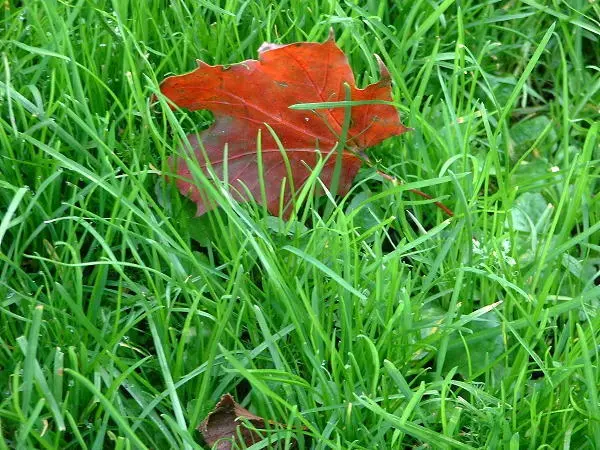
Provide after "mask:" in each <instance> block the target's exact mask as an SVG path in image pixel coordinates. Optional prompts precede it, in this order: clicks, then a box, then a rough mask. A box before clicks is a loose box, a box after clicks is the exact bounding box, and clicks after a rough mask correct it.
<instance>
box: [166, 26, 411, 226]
mask: <svg viewBox="0 0 600 450" xmlns="http://www.w3.org/2000/svg"><path fill="white" fill-rule="evenodd" d="M258 52H259V59H258V60H247V61H244V62H241V63H239V64H233V65H231V66H210V65H208V64H205V63H203V62H201V61H199V62H198V68H197V69H196V70H194V71H193V72H190V73H187V74H184V75H179V76H173V77H169V78H167V79H165V80H164V81H163V83H162V84H161V86H160V88H161V91H162V93H163V94H164V95H165V96H166V97H168V98H169V99H170V100H171V101H172V102H173V103H175V104H176V105H177V106H180V107H183V108H187V109H190V110H198V109H208V110H210V111H212V112H213V113H214V116H215V123H214V124H213V125H212V126H211V127H210V128H209V129H207V130H206V131H204V132H203V133H202V134H201V135H200V139H201V140H202V144H203V146H204V148H205V150H206V157H205V156H204V155H203V152H202V151H201V146H200V145H199V143H198V137H197V136H195V135H190V136H188V138H189V140H190V143H191V145H192V147H193V148H194V149H195V156H196V158H197V160H198V162H199V165H200V167H202V168H204V169H206V166H207V162H210V164H211V165H212V167H213V169H214V171H215V173H216V174H217V176H219V177H220V178H222V176H223V162H224V161H223V149H224V147H225V144H227V145H228V156H227V166H228V178H229V183H230V185H231V186H232V191H233V192H234V196H235V197H236V198H237V199H238V200H241V201H245V200H248V194H247V193H248V191H249V193H250V195H251V196H252V197H253V198H254V199H255V200H256V201H259V202H260V201H261V200H262V199H261V191H260V183H259V170H258V169H259V166H258V163H257V161H258V157H257V150H256V147H257V133H258V131H259V130H260V131H261V136H262V145H261V148H262V160H263V176H264V180H265V187H266V199H265V201H266V205H267V207H268V209H269V211H270V212H271V213H272V214H278V212H279V204H280V193H281V185H282V182H283V180H284V178H287V170H286V166H285V163H284V158H283V156H282V155H281V152H280V150H279V147H278V146H277V143H276V141H275V139H274V138H273V137H272V135H271V134H270V132H269V131H268V129H267V128H266V126H265V123H266V124H268V125H269V126H270V127H271V128H272V129H273V130H274V131H275V133H276V135H277V136H278V137H279V139H280V140H281V143H282V144H283V147H284V148H285V150H286V154H287V158H288V159H289V164H290V166H291V173H292V178H293V180H289V179H288V180H286V190H285V194H284V195H285V197H284V201H285V202H287V201H288V200H289V199H290V196H291V190H290V187H289V186H290V181H292V182H293V186H294V189H295V190H298V189H299V188H300V187H301V186H302V184H303V183H304V182H305V181H306V179H307V178H308V177H309V176H310V173H311V171H310V169H309V168H313V167H314V166H315V165H316V163H317V161H318V159H319V154H318V153H319V152H321V155H322V156H323V155H326V154H327V153H328V152H329V151H331V149H333V148H334V146H335V144H336V142H337V141H338V140H339V136H340V134H341V131H342V124H343V122H344V112H345V110H344V108H333V109H319V110H316V111H307V110H292V109H289V106H290V105H293V104H296V103H317V102H333V101H343V100H345V93H344V83H348V84H349V85H350V86H351V99H352V100H353V101H359V100H386V101H390V100H391V88H390V85H391V80H390V76H389V73H388V71H387V69H386V68H385V66H384V65H383V63H381V61H380V70H381V80H380V81H379V82H377V83H375V84H371V85H369V86H367V87H366V88H365V89H358V88H356V86H355V81H354V75H353V74H352V70H351V68H350V66H349V65H348V61H347V59H346V56H345V55H344V53H343V52H342V51H341V50H340V48H339V47H338V46H337V45H336V44H335V42H334V40H333V39H332V38H330V39H329V40H327V41H326V42H324V43H312V42H301V43H296V44H290V45H275V44H266V43H265V44H263V45H262V46H261V47H260V48H259V51H258ZM405 131H406V128H405V127H404V126H403V125H402V124H401V123H400V120H399V117H398V112H397V111H396V109H395V108H394V107H392V106H390V105H381V104H376V105H360V106H354V107H352V110H351V126H350V129H349V132H348V137H347V142H346V149H345V151H344V154H343V160H342V173H341V176H340V180H339V187H338V193H340V194H342V195H343V194H345V193H346V192H347V191H348V190H349V189H350V186H351V184H352V180H353V179H354V177H355V176H356V173H357V172H358V169H359V167H360V165H361V159H360V158H359V157H358V156H356V154H355V152H357V151H359V150H361V149H364V148H366V147H370V146H373V145H375V144H377V143H379V142H381V141H382V140H384V139H386V138H388V137H390V136H394V135H398V134H401V133H403V132H405ZM207 160H208V161H207ZM334 167H335V158H334V157H332V158H329V160H328V161H327V162H326V164H325V167H324V168H323V169H322V171H321V174H320V178H321V180H322V181H323V182H324V183H325V185H327V186H331V182H332V177H333V172H334ZM177 171H178V173H179V175H180V176H182V177H183V178H185V179H187V180H190V179H191V178H192V176H191V173H190V169H189V167H187V165H186V163H185V162H184V161H179V162H178V166H177ZM177 184H178V187H179V189H180V191H181V192H182V193H183V194H186V195H188V196H189V197H190V198H191V199H192V200H193V201H194V202H196V204H197V205H198V215H201V214H203V213H204V212H206V211H207V210H210V209H212V208H214V207H215V205H212V204H210V203H207V202H206V196H205V194H204V193H203V192H201V190H199V189H198V187H196V186H194V185H192V184H191V183H190V182H189V181H186V180H182V179H179V180H178V182H177ZM244 186H245V187H244Z"/></svg>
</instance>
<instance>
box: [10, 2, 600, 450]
mask: <svg viewBox="0 0 600 450" xmlns="http://www.w3.org/2000/svg"><path fill="white" fill-rule="evenodd" d="M0 17H1V19H0V395H1V396H0V449H4V448H18V449H30V448H39V449H62V450H66V449H70V448H84V449H104V448H115V449H134V448H135V449H138V448H140V449H143V448H149V449H150V448H152V449H166V448H184V449H195V448H209V446H207V445H206V443H205V440H204V439H203V437H202V434H201V433H200V431H198V430H197V428H198V426H199V425H200V423H201V422H202V421H203V420H204V419H205V418H206V417H207V415H208V414H209V413H210V412H211V411H212V410H213V408H214V407H215V405H216V404H217V402H218V401H219V399H220V398H221V397H222V396H223V395H224V394H227V393H229V394H231V395H232V396H233V398H235V400H236V401H237V402H239V403H240V404H241V405H242V406H243V407H244V408H246V409H248V410H250V411H251V412H252V413H253V414H256V415H258V416H261V417H264V418H265V419H267V420H268V421H273V422H268V426H267V428H268V430H267V431H265V432H263V433H262V435H263V436H265V440H264V441H262V442H261V443H256V444H254V445H253V446H252V448H253V449H258V448H276V447H279V448H289V447H291V446H292V444H294V443H295V445H296V446H297V448H317V449H330V448H331V449H338V448H340V449H374V448H382V449H386V448H423V449H426V448H432V449H446V448H448V449H450V448H491V449H494V448H509V449H519V448H528V449H536V448H556V449H559V448H561V449H563V448H564V449H569V448H572V449H592V448H600V400H599V397H600V394H599V386H600V368H599V363H600V361H599V356H600V355H599V353H600V317H599V314H598V312H599V309H600V195H599V194H598V192H599V191H600V189H599V187H600V179H599V178H600V136H599V135H600V3H598V2H595V1H593V0H592V1H588V0H565V1H562V0H510V1H503V2H500V1H493V0H490V1H478V0H444V1H441V0H427V1H425V0H417V1H409V0H397V1H395V2H393V1H390V2H387V3H386V2H375V1H366V2H354V1H337V0H331V1H316V0H313V1H307V2H305V1H300V0H282V1H281V2H268V1H266V0H248V1H243V0H221V1H214V2H213V1H212V0H194V1H191V0H190V1H183V0H170V1H155V0H144V1H140V2H130V1H128V0H113V1H112V2H111V1H105V0H78V1H75V0H26V1H22V2H20V1H6V2H4V4H3V8H2V11H1V12H0ZM330 28H333V30H334V32H335V37H336V41H337V44H338V45H339V46H340V47H341V48H342V50H343V51H344V52H345V53H346V54H347V55H348V59H349V62H350V64H351V66H352V69H353V71H354V74H355V76H356V79H357V84H358V85H359V86H366V85H367V84H369V83H372V82H375V81H377V80H378V79H379V76H380V74H379V70H378V66H377V62H376V59H375V57H374V56H373V54H374V53H377V54H378V55H380V56H381V58H382V59H383V61H384V62H385V63H386V65H387V67H388V68H389V70H390V73H391V77H392V80H393V99H394V102H395V105H396V106H397V108H398V111H399V113H400V115H401V118H402V122H403V123H404V124H405V125H406V126H408V127H411V128H412V129H413V130H412V131H410V132H408V133H405V134H403V135H401V136H396V137H392V138H390V139H387V140H385V141H384V142H383V143H382V144H380V145H377V146H375V147H373V148H371V149H369V150H368V151H367V153H368V155H369V158H370V160H371V161H372V162H373V164H372V167H369V166H367V165H364V166H363V167H362V169H361V170H360V172H359V173H358V176H357V177H356V178H355V180H354V184H353V187H352V189H351V191H350V192H349V193H348V194H347V195H345V196H343V197H341V196H337V197H333V196H331V195H330V196H322V197H317V196H315V195H313V194H314V191H315V188H318V187H319V186H320V183H319V180H318V179H317V178H316V177H314V178H313V179H312V180H311V183H309V185H307V186H306V187H305V190H304V191H302V194H303V195H301V196H299V197H301V198H300V200H299V204H297V205H296V210H295V211H294V213H293V214H292V215H291V217H290V218H289V219H288V220H285V219H282V218H281V217H275V216H272V215H269V213H268V212H267V211H266V209H265V208H263V207H262V206H260V205H258V204H255V203H243V204H242V203H236V202H235V201H234V200H233V199H232V196H231V193H230V192H229V191H228V190H227V189H226V188H225V187H221V188H217V189H212V190H211V191H210V195H211V196H212V198H213V200H214V201H215V202H217V203H218V204H219V205H221V207H220V208H218V209H217V210H215V211H212V212H209V213H207V214H205V215H203V216H201V217H195V205H194V204H193V203H192V202H190V201H189V200H188V199H186V198H185V197H184V196H182V195H180V193H179V192H178V191H177V189H176V188H175V186H174V183H173V175H174V174H173V173H172V170H171V166H170V165H169V157H171V156H173V155H176V154H180V153H181V148H182V144H181V142H182V137H183V136H185V134H186V133H191V132H194V131H197V130H202V129H205V128H207V127H208V126H209V125H210V124H211V122H212V115H211V114H210V113H209V112H207V111H193V112H192V111H188V110H185V109H175V110H170V109H169V108H168V107H166V105H167V103H166V101H165V100H164V98H160V102H158V103H155V104H151V102H150V98H151V97H152V95H153V94H157V93H158V92H159V88H158V86H159V83H160V82H161V81H162V80H163V79H164V78H165V77H166V76H168V75H173V74H180V73H184V72H187V71H190V70H192V69H194V68H195V67H196V62H195V60H196V59H197V58H199V59H202V60H203V61H205V62H207V63H209V64H232V63H236V62H239V61H242V60H245V59H250V58H256V57H257V49H258V47H259V46H260V45H261V43H263V42H265V41H267V42H276V43H293V42H303V41H316V42H323V41H324V40H326V39H327V36H328V33H329V30H330ZM377 171H381V172H382V173H385V174H388V175H390V176H392V177H394V178H395V179H396V180H397V181H396V182H390V181H389V180H388V179H386V178H385V177H382V176H381V175H380V174H379V173H378V172H377ZM165 175H171V176H170V177H168V176H165ZM414 189H418V190H421V191H424V192H425V193H426V194H428V195H429V196H431V198H430V199H426V198H423V197H421V196H418V195H415V193H414V192H413V191H412V190H414ZM434 201H439V202H442V203H443V204H444V205H445V206H446V207H448V208H450V209H451V210H452V211H453V212H454V215H453V216H452V217H450V216H449V215H448V214H446V213H445V212H444V211H443V210H442V209H440V208H438V207H436V206H435V204H434V203H433V202H434ZM274 422H278V423H279V424H280V425H276V424H275V423H274Z"/></svg>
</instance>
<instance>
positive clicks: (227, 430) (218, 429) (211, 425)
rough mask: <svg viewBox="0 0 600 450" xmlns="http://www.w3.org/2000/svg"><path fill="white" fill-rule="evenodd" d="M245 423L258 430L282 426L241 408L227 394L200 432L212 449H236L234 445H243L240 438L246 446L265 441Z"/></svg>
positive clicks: (204, 422) (205, 420) (200, 427)
mask: <svg viewBox="0 0 600 450" xmlns="http://www.w3.org/2000/svg"><path fill="white" fill-rule="evenodd" d="M245 421H247V422H250V423H251V424H252V426H253V427H255V428H258V429H264V428H267V426H266V424H267V423H269V425H270V426H273V425H281V424H278V423H277V422H272V421H270V420H269V421H266V420H265V419H263V418H262V417H259V416H257V415H254V414H252V413H251V412H250V411H248V410H247V409H246V408H243V407H242V406H240V405H239V404H238V403H237V402H236V401H235V400H234V399H233V397H232V396H231V395H230V394H225V395H223V396H222V397H221V399H220V400H219V402H218V403H217V404H216V406H215V408H214V409H213V410H212V411H211V412H210V413H209V414H208V416H207V417H206V419H204V421H203V422H202V423H201V424H200V426H199V427H198V430H199V431H200V432H201V433H202V437H203V438H204V440H205V441H206V443H207V444H208V445H210V446H211V448H216V449H217V450H231V449H232V448H234V443H235V444H236V446H240V445H242V442H240V437H241V441H243V444H245V445H246V446H250V445H252V444H255V443H256V442H260V441H261V440H262V439H263V437H261V436H260V435H259V434H258V433H257V432H256V431H254V430H251V429H249V428H248V427H247V426H246V424H245V423H244V422H245ZM215 443H216V444H217V445H216V446H215ZM236 448H237V447H236Z"/></svg>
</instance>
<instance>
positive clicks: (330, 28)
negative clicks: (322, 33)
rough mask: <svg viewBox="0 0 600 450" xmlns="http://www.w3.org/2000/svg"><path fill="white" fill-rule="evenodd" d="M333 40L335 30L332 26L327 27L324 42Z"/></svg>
mask: <svg viewBox="0 0 600 450" xmlns="http://www.w3.org/2000/svg"><path fill="white" fill-rule="evenodd" d="M331 41H334V42H335V31H333V27H329V34H328V35H327V39H326V40H325V42H331Z"/></svg>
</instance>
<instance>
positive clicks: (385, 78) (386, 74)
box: [374, 53, 392, 83]
mask: <svg viewBox="0 0 600 450" xmlns="http://www.w3.org/2000/svg"><path fill="white" fill-rule="evenodd" d="M374 56H375V59H376V60H377V65H378V66H379V73H380V74H381V81H382V82H384V83H388V82H390V81H392V77H391V76H390V71H389V70H388V68H387V66H386V65H385V63H384V62H383V59H381V56H379V55H378V54H377V53H375V55H374Z"/></svg>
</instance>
